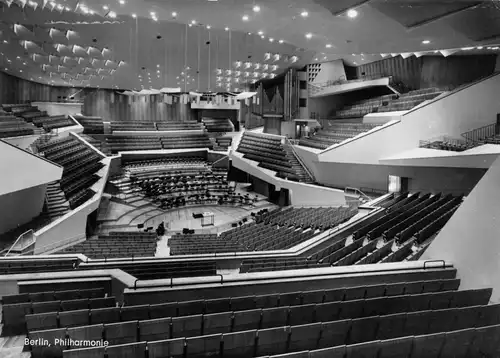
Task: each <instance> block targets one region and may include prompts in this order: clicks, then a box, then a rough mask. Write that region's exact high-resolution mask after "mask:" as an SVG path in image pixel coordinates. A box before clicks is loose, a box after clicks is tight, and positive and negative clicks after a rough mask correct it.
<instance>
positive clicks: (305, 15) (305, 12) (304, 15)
mask: <svg viewBox="0 0 500 358" xmlns="http://www.w3.org/2000/svg"><path fill="white" fill-rule="evenodd" d="M300 16H302V17H308V16H309V13H308V12H307V11H302V12H301V13H300Z"/></svg>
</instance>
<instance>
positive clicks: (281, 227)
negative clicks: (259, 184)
mask: <svg viewBox="0 0 500 358" xmlns="http://www.w3.org/2000/svg"><path fill="white" fill-rule="evenodd" d="M353 215H355V211H353V210H350V209H349V208H342V207H340V208H299V209H295V208H287V209H285V210H279V211H273V212H270V213H266V214H263V215H259V216H258V217H256V221H255V222H254V223H250V224H247V225H243V226H240V227H238V228H235V229H231V230H229V231H226V232H223V233H222V234H221V235H220V236H219V237H215V238H213V237H210V238H207V239H205V240H203V241H200V242H198V244H197V245H196V246H197V249H198V250H202V251H203V250H205V247H206V248H207V250H208V249H209V248H210V247H211V246H212V245H220V242H225V245H232V246H231V248H232V249H233V250H234V249H236V248H237V246H238V245H239V246H240V247H242V248H243V249H242V250H240V251H263V250H286V249H288V248H291V247H293V246H295V245H297V244H299V243H301V242H304V241H306V240H309V239H311V238H312V237H314V236H315V235H317V234H318V233H320V232H322V231H324V230H328V229H330V228H333V227H335V226H337V225H339V224H341V223H342V222H345V221H346V220H348V219H350V218H351V217H352V216H353ZM180 243H181V244H182V241H180ZM291 268H293V267H291Z"/></svg>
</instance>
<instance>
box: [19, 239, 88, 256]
mask: <svg viewBox="0 0 500 358" xmlns="http://www.w3.org/2000/svg"><path fill="white" fill-rule="evenodd" d="M84 238H85V234H80V235H76V236H72V237H70V238H69V239H65V240H60V241H56V242H51V243H50V244H48V245H45V246H42V247H39V248H38V249H37V253H36V254H37V255H41V254H44V253H46V252H47V251H52V250H55V249H60V248H61V247H62V246H66V245H69V244H71V243H74V242H76V241H78V240H80V239H84ZM22 255H27V254H22Z"/></svg>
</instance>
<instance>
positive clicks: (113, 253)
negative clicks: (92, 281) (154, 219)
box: [58, 232, 156, 259]
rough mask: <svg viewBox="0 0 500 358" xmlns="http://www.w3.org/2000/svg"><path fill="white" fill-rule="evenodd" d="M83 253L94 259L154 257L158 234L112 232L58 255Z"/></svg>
mask: <svg viewBox="0 0 500 358" xmlns="http://www.w3.org/2000/svg"><path fill="white" fill-rule="evenodd" d="M67 253H81V254H84V255H85V256H87V257H89V258H93V259H104V258H108V259H109V258H118V257H152V256H154V255H155V253H156V234H155V233H144V232H110V233H109V235H99V237H98V238H97V239H91V240H87V241H84V242H83V243H80V244H77V245H74V246H71V247H69V248H66V249H64V250H62V251H60V252H58V254H67Z"/></svg>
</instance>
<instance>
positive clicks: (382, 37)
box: [0, 0, 500, 91]
mask: <svg viewBox="0 0 500 358" xmlns="http://www.w3.org/2000/svg"><path fill="white" fill-rule="evenodd" d="M256 6H258V10H259V11H254V9H255V10H257V9H256V8H255V7H256ZM350 9H355V10H356V11H357V14H358V15H357V17H355V18H351V17H349V16H348V14H347V11H348V10H350ZM244 16H245V18H244ZM498 20H500V2H496V1H487V2H486V1H479V0H476V1H474V0H463V1H457V0H440V1H433V0H419V1H416V0H368V1H367V0H218V1H209V0H168V1H167V0H105V1H102V0H83V1H81V2H78V1H77V0H55V2H47V1H46V0H14V1H12V0H0V52H1V54H2V55H1V56H0V69H1V70H3V71H6V72H8V73H12V74H15V75H16V76H19V77H23V78H26V79H32V80H34V81H37V82H41V83H49V84H53V85H66V86H68V85H69V86H75V87H81V86H90V87H101V88H119V89H131V90H141V89H142V88H144V89H150V88H155V89H161V88H165V87H167V88H175V87H180V88H181V90H183V91H184V90H200V91H206V90H214V91H221V90H232V91H238V90H243V89H244V88H245V84H247V83H251V82H254V81H256V80H259V79H262V78H272V77H274V76H276V75H278V74H280V73H282V72H283V71H284V70H285V69H286V68H288V67H290V66H296V67H301V66H303V65H305V64H307V63H310V62H315V61H330V60H334V59H339V58H342V59H343V60H344V61H346V62H347V63H349V64H351V65H361V64H362V63H367V62H370V61H376V60H380V59H382V58H383V57H384V56H387V55H390V54H392V55H393V56H394V55H399V54H403V55H404V56H412V55H413V54H415V53H416V54H417V56H420V55H425V54H434V51H439V50H446V49H452V50H451V51H448V52H443V53H444V54H445V55H449V54H451V53H456V50H455V49H458V50H460V49H461V48H467V49H470V48H474V51H469V50H466V51H465V52H464V51H461V53H462V54H464V53H465V54H467V53H478V52H479V53H498V47H497V46H495V44H496V43H498V42H500V21H498ZM259 32H261V33H262V35H260V34H259ZM306 34H309V36H306ZM424 40H427V41H429V43H427V44H423V43H422V41H424ZM483 45H484V46H483ZM478 46H482V47H480V48H479V49H477V47H478ZM488 47H489V48H488ZM491 48H493V49H491ZM467 51H468V52H467ZM495 51H496V52H495ZM228 71H230V72H228Z"/></svg>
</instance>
